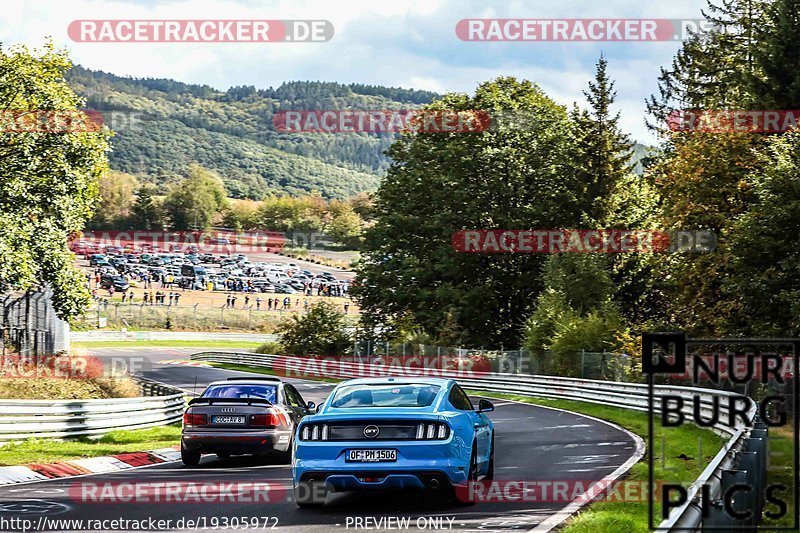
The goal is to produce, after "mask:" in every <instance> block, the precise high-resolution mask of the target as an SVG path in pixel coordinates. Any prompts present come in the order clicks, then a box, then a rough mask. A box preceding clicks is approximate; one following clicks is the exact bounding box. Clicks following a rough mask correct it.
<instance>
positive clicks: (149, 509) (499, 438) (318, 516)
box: [0, 348, 636, 532]
mask: <svg viewBox="0 0 800 533" xmlns="http://www.w3.org/2000/svg"><path fill="white" fill-rule="evenodd" d="M193 351H196V350H194V349H191V348H179V349H164V348H158V349H155V348H154V349H141V348H131V349H122V348H118V349H114V348H107V349H97V350H92V352H93V354H94V355H97V356H101V357H115V358H130V357H133V358H142V357H144V358H145V359H146V361H145V362H144V365H143V366H144V368H143V369H142V370H141V371H140V373H141V374H142V375H144V376H145V377H148V378H151V379H156V380H159V381H162V382H165V383H169V384H172V385H175V386H178V387H181V388H183V389H186V390H188V391H192V390H193V389H194V386H195V381H196V383H197V387H198V390H200V389H201V388H202V387H203V386H204V385H205V384H207V383H208V382H210V381H212V380H215V379H220V378H225V377H227V376H231V375H244V374H243V373H240V372H231V371H226V370H220V369H215V368H203V367H192V366H184V365H180V364H175V361H174V360H176V359H187V358H188V354H189V353H191V352H193ZM165 360H172V362H171V363H170V364H162V363H159V361H165ZM291 381H292V382H293V383H295V385H296V387H297V389H298V390H299V391H300V393H301V394H302V395H303V397H304V398H305V399H306V401H309V400H311V401H315V402H319V401H320V400H323V399H324V398H325V397H326V396H327V394H328V393H329V391H330V390H331V388H332V385H330V384H322V383H315V382H309V381H298V380H291ZM495 405H496V410H495V411H494V412H493V413H491V415H490V417H491V418H492V420H493V421H494V424H495V430H496V446H497V452H496V458H495V479H497V480H524V481H539V480H581V481H589V480H600V479H602V478H603V477H605V476H607V475H608V474H610V473H612V472H613V471H614V470H616V469H617V468H618V467H619V466H620V465H622V464H623V463H625V462H626V461H627V460H628V459H629V458H630V457H631V456H633V455H634V453H635V451H636V443H635V442H634V440H633V439H632V438H631V437H630V436H629V435H628V434H627V433H624V432H622V431H620V430H618V429H615V428H613V427H610V426H608V425H606V424H603V423H601V422H598V421H595V420H592V419H588V418H585V417H582V416H579V415H574V414H571V413H565V412H560V411H554V410H550V409H545V408H540V407H536V406H532V405H524V404H517V403H511V402H504V401H502V400H497V401H496V402H495ZM165 481H181V482H195V483H203V482H220V483H240V482H259V483H269V484H270V491H269V494H270V497H269V499H270V501H269V502H263V501H261V502H229V501H228V502H223V503H212V504H209V503H195V502H188V503H187V502H182V503H175V502H170V503H147V504H141V503H98V502H83V501H81V498H79V497H76V496H75V494H74V489H73V493H72V494H71V493H70V492H69V489H70V487H71V486H72V487H74V486H75V485H76V484H77V483H81V482H93V483H98V484H102V483H106V482H111V483H118V482H128V483H158V482H165ZM290 494H291V471H290V468H289V466H288V465H282V464H275V463H274V462H273V461H271V460H267V459H257V458H250V457H234V458H230V459H227V460H221V459H218V458H217V457H216V456H213V455H212V456H204V458H203V461H202V463H201V464H200V466H199V467H197V468H186V467H184V466H183V465H182V464H181V463H180V462H176V463H168V464H164V465H158V466H153V467H147V468H141V469H135V470H130V471H126V472H119V473H114V474H101V475H94V476H89V477H81V478H69V479H65V480H52V481H46V482H40V483H32V484H25V485H13V486H8V487H4V488H0V526H2V527H0V530H9V529H15V528H11V527H8V525H7V524H8V523H7V522H3V520H4V519H5V520H8V519H10V518H12V517H24V518H29V519H32V520H34V522H36V521H37V520H38V519H39V517H40V516H46V517H47V518H48V520H56V519H117V518H125V519H129V520H137V519H138V520H148V519H154V520H158V519H170V520H171V524H172V525H171V526H170V527H166V528H164V527H162V528H159V529H161V530H186V531H190V530H199V529H200V528H198V527H195V528H191V527H186V525H185V520H186V519H191V520H194V521H196V522H195V523H196V524H198V525H201V526H202V525H205V526H206V528H205V530H206V531H222V530H225V528H224V527H223V525H224V524H225V523H226V522H225V519H226V518H227V523H228V524H229V527H228V528H227V530H232V529H234V528H233V527H231V526H232V525H233V523H234V519H235V520H238V521H240V522H241V521H244V520H253V519H254V517H260V522H259V529H262V530H263V529H269V528H272V527H273V526H275V525H277V528H281V529H282V530H291V531H310V532H311V531H314V532H326V531H335V530H342V531H345V530H371V531H374V530H383V529H386V530H390V529H391V530H395V531H397V530H398V529H400V530H403V529H405V526H400V527H398V526H397V524H396V523H394V522H392V523H390V524H389V527H385V526H386V525H387V522H385V521H384V522H380V520H381V519H382V518H386V517H393V518H394V519H396V518H407V517H410V521H409V526H408V529H412V530H416V529H417V525H418V524H419V525H426V526H427V528H428V529H435V528H436V526H438V527H439V528H440V529H441V528H443V529H454V530H459V531H478V530H480V531H510V530H520V531H528V530H531V529H535V528H536V527H537V526H538V525H539V524H541V523H542V522H543V521H545V520H547V519H548V518H549V517H551V516H553V515H555V514H556V513H558V512H559V511H560V510H561V509H562V508H564V507H565V506H566V505H567V502H555V503H548V502H480V503H477V504H476V505H475V506H473V507H457V506H452V505H449V504H446V503H444V502H443V501H439V500H436V499H432V498H429V497H427V498H426V497H423V496H421V495H416V494H413V493H408V494H401V495H398V494H385V493H367V494H334V495H332V496H331V497H330V498H329V500H328V504H327V505H326V506H325V507H324V508H323V509H321V510H299V509H298V508H296V506H295V505H294V503H293V502H292V501H291V497H290ZM273 500H276V501H273ZM363 518H369V521H366V522H365V521H363V520H359V519H363ZM180 519H184V522H183V523H180V522H179V520H180ZM417 519H420V522H417ZM203 520H205V522H203ZM251 523H253V524H254V523H255V521H252V522H251ZM4 524H5V525H4ZM50 524H51V527H50V528H49V529H50V530H67V529H74V528H75V527H76V526H74V525H73V526H72V527H68V526H66V525H65V524H63V523H61V524H56V523H54V522H50ZM549 524H550V522H548V524H545V525H543V526H542V527H541V528H539V530H546V529H547V526H548V525H549ZM215 525H216V526H215ZM240 525H241V524H240ZM359 525H360V526H361V527H356V526H359ZM56 526H58V527H56ZM240 529H241V527H240ZM250 529H251V530H252V529H253V528H252V527H250Z"/></svg>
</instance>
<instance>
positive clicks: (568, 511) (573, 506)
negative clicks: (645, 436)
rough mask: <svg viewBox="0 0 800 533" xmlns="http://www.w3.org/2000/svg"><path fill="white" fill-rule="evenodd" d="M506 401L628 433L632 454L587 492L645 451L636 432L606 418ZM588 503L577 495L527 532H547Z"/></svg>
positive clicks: (616, 475) (628, 466)
mask: <svg viewBox="0 0 800 533" xmlns="http://www.w3.org/2000/svg"><path fill="white" fill-rule="evenodd" d="M486 398H491V396H486ZM495 399H499V400H505V398H495ZM508 401H509V402H511V403H518V404H521V405H528V406H534V407H540V408H542V409H549V410H551V411H555V412H557V413H559V414H564V415H573V416H580V417H583V418H586V419H588V420H594V421H595V422H598V423H600V424H604V425H606V426H608V427H611V428H614V429H616V430H617V431H621V432H622V433H625V434H626V435H628V436H629V437H630V438H631V440H633V442H634V443H636V450H635V451H634V453H633V455H631V456H630V457H629V458H628V460H627V461H625V462H624V463H623V464H621V465H620V466H619V467H617V469H616V470H614V471H613V472H611V473H610V474H608V475H607V476H606V477H604V478H603V479H601V480H600V481H598V482H597V483H596V484H595V485H592V486H591V487H590V488H589V489H587V492H589V491H595V492H599V491H600V489H601V488H602V487H607V486H608V485H609V484H611V483H613V482H614V481H615V480H616V479H617V478H619V477H620V476H622V475H623V474H624V473H625V472H627V471H628V470H630V469H631V467H632V466H633V465H635V464H636V463H638V462H639V460H640V459H641V458H642V457H644V452H645V445H644V440H642V438H641V437H640V436H639V435H637V434H635V433H633V432H631V431H629V430H627V429H625V428H624V427H622V426H619V425H617V424H614V423H613V422H609V421H608V420H603V419H601V418H597V417H594V416H591V415H584V414H581V413H576V412H574V411H568V410H566V409H559V408H558V407H549V406H546V405H537V404H532V403H528V402H522V401H519V400H508ZM588 503H590V502H587V501H582V498H581V497H580V496H579V497H578V498H576V499H575V500H573V501H572V502H570V503H568V504H567V505H566V506H564V507H562V508H561V510H560V511H558V512H556V513H553V514H551V515H550V516H549V517H547V519H545V520H544V521H543V522H540V523H539V524H538V525H536V526H535V527H533V528H531V529H530V530H529V531H528V533H547V532H549V531H551V530H553V529H555V528H556V527H558V526H559V525H561V524H562V523H563V522H564V521H566V520H567V519H568V518H569V517H570V516H572V515H573V514H575V513H576V512H578V510H580V508H581V507H583V506H585V505H587V504H588ZM538 511H539V510H537V511H536V512H538Z"/></svg>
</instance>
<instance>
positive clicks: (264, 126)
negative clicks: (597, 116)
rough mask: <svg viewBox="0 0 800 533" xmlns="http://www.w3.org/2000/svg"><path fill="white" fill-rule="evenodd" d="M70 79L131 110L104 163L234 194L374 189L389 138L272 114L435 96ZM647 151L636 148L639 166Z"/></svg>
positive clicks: (102, 107)
mask: <svg viewBox="0 0 800 533" xmlns="http://www.w3.org/2000/svg"><path fill="white" fill-rule="evenodd" d="M67 80H68V81H69V83H70V85H71V86H72V87H73V89H75V91H76V92H78V93H79V94H81V95H83V96H84V97H86V99H87V107H88V108H89V109H93V110H98V111H101V112H104V116H106V117H108V116H109V115H108V113H107V112H111V111H122V112H136V113H138V114H140V115H137V116H140V117H142V118H143V121H142V122H141V123H140V126H141V127H140V128H138V129H136V130H130V129H126V128H124V127H117V125H115V124H113V122H112V124H110V126H111V127H112V128H113V129H114V130H115V131H116V135H115V136H114V138H113V139H112V144H113V147H114V151H113V153H112V154H111V167H112V168H113V169H115V170H120V171H122V172H128V173H130V174H135V175H137V176H139V177H140V178H143V179H145V180H147V181H152V182H154V183H157V184H162V183H166V184H168V183H170V182H172V181H174V180H175V179H177V176H178V175H180V174H181V173H182V172H183V171H184V170H185V169H186V168H187V167H188V166H189V164H191V163H198V164H200V165H202V166H204V167H206V168H209V169H212V170H214V171H216V172H217V173H219V174H220V175H221V176H222V178H223V180H224V182H225V187H226V188H227V190H228V194H229V195H230V196H232V197H234V198H254V199H258V198H261V197H262V196H264V195H265V194H269V193H277V194H290V195H302V194H305V193H309V192H311V191H319V192H320V193H322V195H323V196H325V197H327V198H346V197H348V196H352V195H354V194H356V193H359V192H362V191H371V190H375V189H376V188H377V187H378V184H379V182H380V178H381V176H382V175H383V173H384V172H385V170H386V169H387V168H388V166H389V160H388V158H387V157H386V155H384V151H385V150H386V149H387V148H388V147H389V145H390V144H391V142H392V140H393V137H392V136H390V135H374V134H364V133H347V134H313V133H312V134H302V135H298V134H292V133H282V132H277V131H275V127H274V126H273V123H272V116H273V114H274V113H276V112H278V111H287V110H307V109H319V110H325V109H370V110H382V109H408V108H414V107H417V106H419V105H421V104H425V103H428V102H430V101H432V100H433V99H434V98H436V97H437V96H438V95H437V94H436V93H432V92H429V91H418V90H413V89H400V88H394V87H382V86H377V85H364V84H349V85H345V84H341V83H332V82H311V81H294V82H287V83H284V84H282V85H281V86H280V87H278V88H277V89H273V88H269V89H262V90H257V89H256V88H255V87H252V86H242V87H232V88H230V89H228V90H227V91H220V90H217V89H214V88H213V87H209V86H208V85H191V84H186V83H181V82H178V81H174V80H170V79H155V78H143V79H140V78H129V77H120V76H115V75H113V74H108V73H105V72H100V71H92V70H88V69H86V68H83V67H80V66H76V67H75V68H73V69H72V70H71V71H70V72H69V74H68V76H67ZM644 148H645V147H644V146H642V145H636V146H635V147H634V160H635V161H636V162H637V166H636V170H637V172H641V165H640V164H638V161H639V160H640V159H641V158H642V157H643V156H644V155H645V149H644Z"/></svg>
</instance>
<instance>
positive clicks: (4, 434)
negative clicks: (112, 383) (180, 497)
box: [0, 378, 184, 442]
mask: <svg viewBox="0 0 800 533" xmlns="http://www.w3.org/2000/svg"><path fill="white" fill-rule="evenodd" d="M135 379H136V380H137V381H138V382H139V386H140V389H141V391H142V394H143V395H144V396H140V397H137V398H113V399H103V400H0V442H4V441H12V440H20V439H28V438H32V437H36V438H69V437H77V436H90V435H102V434H103V433H108V432H109V431H113V430H116V429H143V428H149V427H155V426H164V425H167V424H172V423H174V422H178V421H179V420H180V419H181V417H182V416H183V408H184V393H183V391H180V390H179V389H175V388H173V387H169V386H167V385H164V384H161V383H158V382H155V381H151V380H147V379H144V378H135Z"/></svg>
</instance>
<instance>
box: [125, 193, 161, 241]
mask: <svg viewBox="0 0 800 533" xmlns="http://www.w3.org/2000/svg"><path fill="white" fill-rule="evenodd" d="M129 220H130V227H131V229H135V230H148V231H149V230H160V229H161V228H162V227H163V226H164V213H163V209H162V205H161V201H159V199H158V198H156V186H155V185H153V184H151V183H145V184H143V185H142V186H141V187H139V189H138V190H137V191H136V201H135V202H134V204H133V207H131V214H130V218H129Z"/></svg>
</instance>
